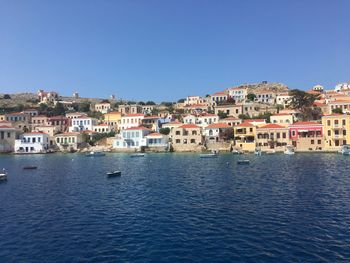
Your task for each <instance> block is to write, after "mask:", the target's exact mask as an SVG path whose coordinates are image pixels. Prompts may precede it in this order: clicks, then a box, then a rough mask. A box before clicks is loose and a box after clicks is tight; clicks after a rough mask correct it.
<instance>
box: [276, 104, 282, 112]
mask: <svg viewBox="0 0 350 263" xmlns="http://www.w3.org/2000/svg"><path fill="white" fill-rule="evenodd" d="M276 109H277V113H280V110H283V109H284V106H283V105H282V104H277V105H276Z"/></svg>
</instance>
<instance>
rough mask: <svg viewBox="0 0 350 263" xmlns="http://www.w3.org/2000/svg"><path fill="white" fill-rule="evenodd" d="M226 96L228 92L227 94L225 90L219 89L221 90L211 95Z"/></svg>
mask: <svg viewBox="0 0 350 263" xmlns="http://www.w3.org/2000/svg"><path fill="white" fill-rule="evenodd" d="M224 95H225V96H226V95H227V94H226V92H224V91H219V92H215V93H214V94H212V95H211V96H224Z"/></svg>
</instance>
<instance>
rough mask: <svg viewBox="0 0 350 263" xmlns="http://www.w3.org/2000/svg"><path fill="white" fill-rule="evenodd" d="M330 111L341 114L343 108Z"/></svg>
mask: <svg viewBox="0 0 350 263" xmlns="http://www.w3.org/2000/svg"><path fill="white" fill-rule="evenodd" d="M332 113H336V114H343V110H342V109H341V108H335V109H333V110H332Z"/></svg>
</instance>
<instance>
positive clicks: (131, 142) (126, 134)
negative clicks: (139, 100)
mask: <svg viewBox="0 0 350 263" xmlns="http://www.w3.org/2000/svg"><path fill="white" fill-rule="evenodd" d="M150 132H151V131H150V130H149V129H147V128H146V127H143V126H138V127H130V128H126V129H123V130H121V132H120V134H118V135H117V136H116V139H115V140H114V142H113V148H116V149H141V147H143V146H147V140H146V137H145V136H146V135H148V134H149V133H150Z"/></svg>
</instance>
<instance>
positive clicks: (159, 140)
mask: <svg viewBox="0 0 350 263" xmlns="http://www.w3.org/2000/svg"><path fill="white" fill-rule="evenodd" d="M145 138H146V145H147V147H148V148H150V149H151V150H155V151H165V150H167V148H168V143H169V137H168V136H167V135H164V134H160V133H157V132H154V133H150V134H148V135H146V136H145Z"/></svg>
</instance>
